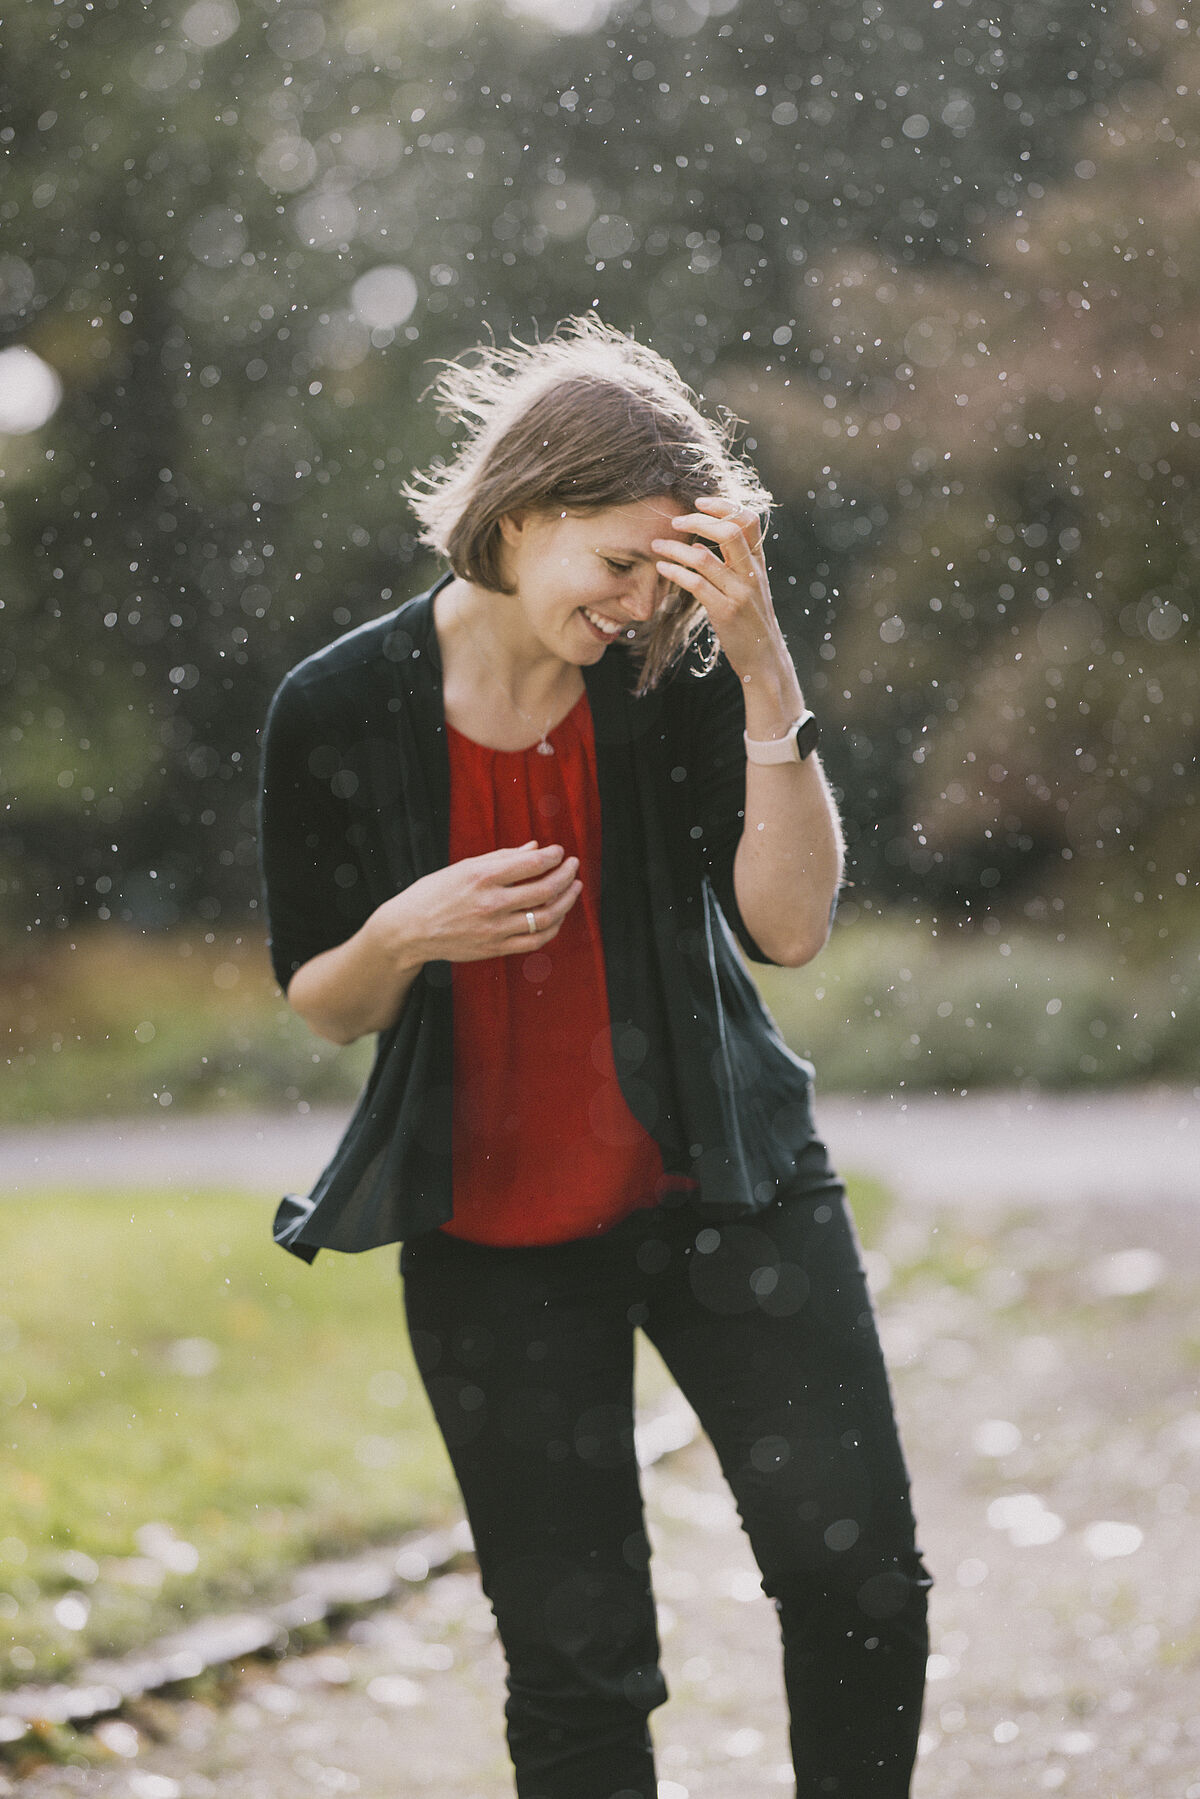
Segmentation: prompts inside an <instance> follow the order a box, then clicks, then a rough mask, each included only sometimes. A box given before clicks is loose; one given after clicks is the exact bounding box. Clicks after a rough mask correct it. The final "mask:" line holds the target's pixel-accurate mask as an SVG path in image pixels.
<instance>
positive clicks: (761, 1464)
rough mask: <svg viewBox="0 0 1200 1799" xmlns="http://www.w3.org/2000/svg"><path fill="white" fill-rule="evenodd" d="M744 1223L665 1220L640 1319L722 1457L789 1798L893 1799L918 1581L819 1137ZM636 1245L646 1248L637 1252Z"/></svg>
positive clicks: (857, 1267) (852, 1254)
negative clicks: (771, 1647) (768, 1609)
mask: <svg viewBox="0 0 1200 1799" xmlns="http://www.w3.org/2000/svg"><path fill="white" fill-rule="evenodd" d="M802 1176H803V1179H802V1181H801V1182H800V1183H798V1186H797V1188H796V1189H795V1190H793V1191H792V1192H790V1193H789V1195H788V1196H787V1197H786V1198H785V1199H783V1200H782V1201H780V1202H779V1203H778V1204H776V1205H775V1206H773V1207H771V1208H770V1209H769V1211H767V1212H765V1213H763V1214H760V1215H758V1216H757V1217H755V1218H753V1219H752V1220H749V1221H747V1222H746V1223H741V1224H730V1225H716V1226H707V1227H706V1226H705V1225H704V1224H703V1222H702V1221H699V1220H697V1218H696V1216H695V1214H693V1215H692V1217H691V1219H690V1221H689V1222H688V1224H687V1227H686V1229H685V1228H683V1217H684V1215H682V1214H677V1215H676V1217H675V1219H674V1221H673V1222H672V1223H671V1224H670V1226H669V1228H667V1229H665V1230H663V1231H662V1233H661V1235H660V1238H659V1240H658V1243H657V1247H656V1249H655V1250H654V1251H653V1252H652V1259H654V1260H657V1261H658V1262H659V1263H660V1264H661V1265H660V1267H659V1272H658V1274H657V1276H656V1279H655V1281H654V1283H653V1285H652V1288H651V1294H650V1299H649V1311H648V1317H647V1321H646V1325H645V1328H646V1330H647V1333H648V1334H649V1335H650V1336H651V1337H652V1339H653V1341H654V1342H655V1344H656V1345H657V1347H658V1349H659V1351H660V1353H661V1354H662V1356H663V1359H664V1360H665V1361H666V1363H667V1365H668V1366H669V1368H670V1369H671V1372H672V1374H673V1375H674V1376H675V1379H676V1380H677V1381H678V1383H679V1385H680V1387H681V1388H682V1390H683V1392H684V1393H685V1394H686V1396H687V1398H688V1399H689V1401H690V1402H691V1404H692V1405H693V1406H694V1407H695V1410H696V1412H697V1414H698V1416H699V1418H700V1421H701V1423H702V1425H703V1426H704V1429H705V1431H706V1432H707V1434H708V1436H709V1437H710V1438H711V1440H712V1442H713V1444H714V1447H715V1448H716V1450H717V1453H718V1456H719V1457H720V1460H721V1464H722V1467H723V1469H724V1472H725V1475H726V1478H727V1479H728V1481H729V1483H730V1486H731V1488H732V1490H733V1493H734V1496H735V1498H736V1500H737V1503H738V1508H739V1510H740V1512H741V1516H742V1520H743V1523H744V1524H745V1527H746V1530H747V1533H748V1535H749V1537H750V1541H751V1544H752V1546H753V1549H754V1552H755V1555H756V1557H757V1560H758V1563H759V1566H760V1568H761V1569H762V1573H763V1587H764V1589H765V1591H766V1592H767V1593H768V1594H769V1595H770V1596H771V1597H772V1598H774V1600H775V1602H776V1607H777V1610H778V1612H779V1617H780V1625H781V1630H782V1635H783V1644H784V1678H785V1684H786V1689H787V1696H788V1703H789V1708H790V1712H791V1725H792V1747H793V1757H794V1761H795V1766H796V1778H797V1792H798V1793H799V1794H800V1795H802V1796H803V1799H810V1796H811V1799H817V1796H818V1795H820V1796H821V1799H825V1796H826V1795H830V1794H832V1795H835V1796H836V1799H902V1796H903V1795H906V1794H907V1793H908V1791H909V1781H910V1778H911V1771H912V1764H913V1759H914V1756H915V1752H916V1740H917V1732H918V1726H919V1722H920V1711H921V1698H922V1693H923V1688H924V1677H925V1662H926V1656H927V1650H928V1637H927V1633H926V1623H925V1610H926V1590H927V1587H928V1585H929V1579H928V1576H927V1574H926V1573H925V1570H924V1567H923V1565H922V1563H921V1561H920V1557H919V1555H918V1552H917V1549H916V1544H915V1541H914V1524H913V1516H912V1510H911V1507H910V1503H909V1490H908V1477H907V1472H906V1469H905V1466H904V1461H903V1457H902V1454H901V1450H900V1445H899V1441H898V1437H897V1433H896V1427H895V1421H894V1414H893V1407H892V1401H891V1393H890V1389H889V1386H888V1381H887V1376H886V1373H885V1370H884V1366H883V1360H882V1357H881V1354H880V1350H879V1343H878V1338H877V1335H876V1331H875V1324H874V1319H873V1316H872V1312H871V1306H870V1300H869V1297H868V1294H867V1289H866V1284H865V1281H864V1279H863V1275H862V1269H861V1264H860V1260H859V1256H858V1251H857V1243H856V1239H855V1237H854V1232H853V1226H852V1224H851V1223H850V1220H849V1216H848V1213H847V1211H846V1209H845V1206H844V1197H843V1192H842V1189H841V1186H840V1183H838V1181H837V1179H836V1176H834V1175H833V1174H832V1172H831V1170H830V1169H829V1167H828V1163H827V1160H826V1158H825V1155H824V1151H823V1149H822V1148H821V1146H820V1145H814V1146H812V1149H811V1150H810V1152H809V1153H808V1154H807V1155H806V1158H805V1161H804V1164H803V1166H802ZM647 1253H650V1252H649V1251H648V1246H644V1247H643V1251H642V1254H643V1256H645V1255H646V1254H647Z"/></svg>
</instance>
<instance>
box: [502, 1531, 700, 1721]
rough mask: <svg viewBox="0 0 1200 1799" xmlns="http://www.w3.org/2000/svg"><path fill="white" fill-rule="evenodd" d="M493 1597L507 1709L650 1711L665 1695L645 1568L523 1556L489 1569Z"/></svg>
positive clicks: (536, 1710) (542, 1556)
mask: <svg viewBox="0 0 1200 1799" xmlns="http://www.w3.org/2000/svg"><path fill="white" fill-rule="evenodd" d="M488 1597H489V1599H490V1600H491V1603H492V1610H493V1612H494V1613H495V1616H496V1625H497V1629H498V1630H499V1633H500V1640H501V1642H502V1643H503V1645H504V1652H505V1655H506V1657H507V1660H508V1666H509V1692H510V1701H509V1711H510V1716H511V1715H512V1713H513V1709H514V1707H515V1708H516V1709H517V1710H518V1711H525V1712H529V1711H534V1712H537V1713H539V1714H542V1715H545V1713H546V1709H547V1708H550V1709H551V1710H552V1711H554V1712H556V1713H564V1712H570V1711H571V1710H573V1709H574V1708H576V1707H579V1706H584V1707H587V1708H595V1707H599V1708H600V1709H601V1710H604V1709H606V1708H609V1707H611V1708H614V1710H615V1711H616V1712H623V1713H628V1712H629V1710H630V1709H632V1710H634V1711H636V1712H641V1713H645V1712H648V1711H651V1710H652V1709H653V1708H654V1707H655V1706H657V1705H661V1704H662V1703H663V1701H664V1699H665V1698H666V1696H667V1692H666V1684H665V1682H664V1680H663V1677H662V1673H661V1671H660V1669H659V1666H658V1648H659V1646H658V1628H657V1623H656V1618H655V1610H654V1599H653V1595H652V1593H651V1591H650V1585H649V1581H648V1579H647V1576H646V1574H645V1573H644V1572H640V1573H639V1572H637V1571H635V1570H632V1569H619V1570H612V1569H605V1568H600V1567H589V1566H586V1565H585V1566H583V1567H579V1566H572V1565H571V1564H569V1563H568V1562H566V1561H565V1560H564V1559H562V1558H559V1557H556V1556H550V1555H539V1556H524V1557H521V1558H519V1559H518V1560H516V1561H513V1562H510V1563H508V1564H507V1565H506V1566H504V1567H503V1568H501V1569H499V1570H496V1569H493V1570H491V1573H490V1578H489V1580H488Z"/></svg>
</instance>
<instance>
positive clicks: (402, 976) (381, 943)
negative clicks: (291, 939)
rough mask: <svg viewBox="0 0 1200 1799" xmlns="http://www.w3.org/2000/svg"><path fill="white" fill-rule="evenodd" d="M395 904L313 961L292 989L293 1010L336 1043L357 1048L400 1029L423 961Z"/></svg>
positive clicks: (295, 978)
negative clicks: (375, 1034)
mask: <svg viewBox="0 0 1200 1799" xmlns="http://www.w3.org/2000/svg"><path fill="white" fill-rule="evenodd" d="M394 914H395V907H394V902H392V901H389V902H388V904H387V905H385V906H381V907H380V908H379V910H378V911H377V912H374V913H372V915H371V917H370V918H369V919H368V920H367V922H366V923H365V924H364V925H363V927H362V929H361V930H358V931H356V932H355V934H354V936H353V937H350V938H347V940H346V942H345V943H339V944H338V945H337V946H336V948H334V949H328V950H325V951H324V952H323V953H322V954H321V955H319V956H314V957H313V958H312V960H311V961H310V962H305V963H304V964H303V966H302V967H300V968H298V969H297V970H296V973H295V974H294V975H293V976H292V979H291V981H290V982H289V983H288V990H287V998H288V1004H289V1005H290V1006H291V1007H292V1009H293V1011H295V1012H298V1013H299V1015H300V1017H301V1018H303V1020H304V1022H305V1023H306V1024H307V1025H308V1026H309V1028H310V1029H311V1030H313V1031H315V1032H316V1033H317V1035H318V1036H319V1037H325V1038H328V1040H329V1041H330V1042H331V1043H341V1044H346V1043H353V1042H354V1041H355V1039H356V1038H358V1037H363V1036H366V1035H367V1033H368V1032H372V1031H383V1030H386V1029H387V1028H388V1027H389V1026H390V1025H393V1024H395V1022H396V1020H397V1018H399V1016H400V1013H401V1012H402V1011H403V1009H404V1003H405V1001H406V1000H407V998H408V995H409V993H410V992H411V990H412V986H413V983H414V982H415V980H416V978H417V975H418V974H419V973H420V971H421V967H422V965H423V958H422V957H421V955H420V954H419V952H418V948H417V946H416V945H415V944H414V943H411V942H406V940H405V936H404V933H403V930H402V928H400V926H399V923H398V921H397V920H396V918H395V915H394Z"/></svg>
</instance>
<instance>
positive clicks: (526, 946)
mask: <svg viewBox="0 0 1200 1799" xmlns="http://www.w3.org/2000/svg"><path fill="white" fill-rule="evenodd" d="M582 892H583V882H582V881H572V883H571V885H570V886H569V887H568V888H567V891H566V892H565V893H563V894H561V895H560V896H559V898H558V899H557V900H555V901H554V903H553V905H549V906H542V907H533V906H529V907H527V908H526V909H525V911H523V912H520V913H518V914H516V916H515V917H514V918H513V920H512V921H511V929H510V931H509V934H508V936H507V937H506V938H505V939H504V941H503V942H502V943H501V944H500V945H499V953H501V954H503V955H509V956H515V955H526V954H528V952H529V951H530V950H535V949H540V948H541V947H542V945H543V944H544V943H548V942H549V941H550V939H551V938H552V937H555V936H557V934H558V931H559V929H560V928H561V926H562V922H563V919H564V918H565V917H566V916H567V913H568V912H569V911H570V910H571V908H572V906H574V904H575V902H576V900H577V899H578V898H579V896H580V894H581V893H582ZM531 921H532V925H533V928H532V929H530V923H531Z"/></svg>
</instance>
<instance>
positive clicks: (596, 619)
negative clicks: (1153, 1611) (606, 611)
mask: <svg viewBox="0 0 1200 1799" xmlns="http://www.w3.org/2000/svg"><path fill="white" fill-rule="evenodd" d="M580 611H581V612H582V613H583V616H584V618H586V620H587V622H588V624H589V625H591V626H592V628H593V629H594V630H596V631H599V632H600V634H601V636H602V637H606V638H608V639H609V640H610V641H611V640H612V639H613V638H614V637H616V635H617V633H618V632H619V631H620V629H621V627H620V625H619V624H618V622H617V621H616V619H612V618H605V617H604V616H603V615H602V614H601V613H599V612H593V611H592V610H591V609H590V607H588V606H581V607H580Z"/></svg>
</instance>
